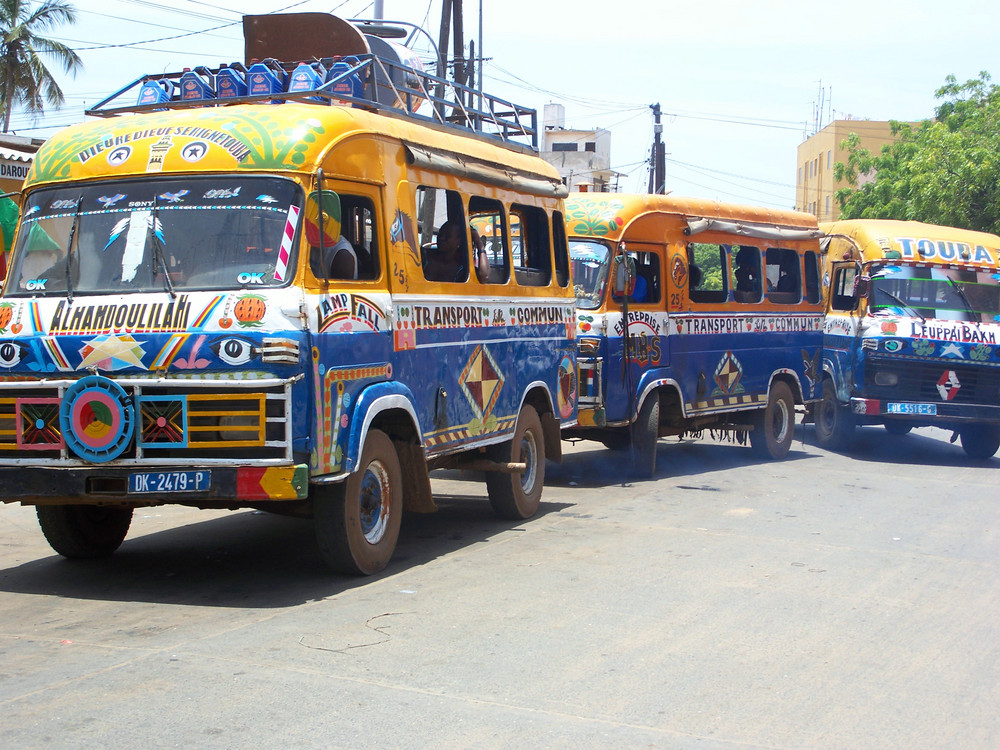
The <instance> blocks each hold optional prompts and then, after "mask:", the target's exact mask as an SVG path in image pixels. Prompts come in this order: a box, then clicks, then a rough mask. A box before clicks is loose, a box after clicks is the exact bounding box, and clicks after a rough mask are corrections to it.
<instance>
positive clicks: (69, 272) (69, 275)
mask: <svg viewBox="0 0 1000 750" xmlns="http://www.w3.org/2000/svg"><path fill="white" fill-rule="evenodd" d="M81 208H83V196H82V195H81V196H80V197H79V198H77V199H76V213H75V214H73V226H71V227H70V228H69V243H68V244H67V245H66V299H67V300H69V301H70V302H72V301H73V239H74V238H75V237H76V228H77V227H78V226H80V209H81Z"/></svg>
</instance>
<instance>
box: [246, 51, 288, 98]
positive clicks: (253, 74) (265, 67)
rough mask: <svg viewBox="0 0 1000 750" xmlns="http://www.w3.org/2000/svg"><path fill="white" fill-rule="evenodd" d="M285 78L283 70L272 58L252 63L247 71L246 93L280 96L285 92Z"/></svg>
mask: <svg viewBox="0 0 1000 750" xmlns="http://www.w3.org/2000/svg"><path fill="white" fill-rule="evenodd" d="M285 77H286V73H285V71H284V69H283V68H282V67H281V66H280V65H279V64H278V61H277V60H275V59H274V58H273V57H268V58H267V59H266V60H259V61H256V62H253V63H252V64H251V65H250V69H249V70H247V93H248V94H250V95H251V96H253V95H257V94H280V93H281V92H282V91H284V90H285Z"/></svg>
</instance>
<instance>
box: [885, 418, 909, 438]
mask: <svg viewBox="0 0 1000 750" xmlns="http://www.w3.org/2000/svg"><path fill="white" fill-rule="evenodd" d="M912 429H913V425H912V424H907V423H906V422H898V421H896V420H895V419H892V420H889V421H888V422H886V423H885V431H886V432H888V433H889V434H890V435H908V434H909V432H910V430H912Z"/></svg>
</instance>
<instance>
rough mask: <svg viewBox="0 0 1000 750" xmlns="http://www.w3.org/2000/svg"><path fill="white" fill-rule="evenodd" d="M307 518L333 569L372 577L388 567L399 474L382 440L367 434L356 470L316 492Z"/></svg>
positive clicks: (397, 517)
mask: <svg viewBox="0 0 1000 750" xmlns="http://www.w3.org/2000/svg"><path fill="white" fill-rule="evenodd" d="M313 516H314V521H315V524H316V541H317V542H318V543H319V551H320V554H321V555H322V556H323V560H324V561H325V562H326V563H327V565H329V566H330V567H331V568H333V569H334V570H336V571H338V572H341V573H349V574H352V575H373V574H375V573H378V572H379V571H380V570H382V569H383V568H385V566H386V565H388V564H389V560H390V559H391V558H392V553H393V552H394V551H395V549H396V541H397V540H398V539H399V527H400V524H401V521H402V518H403V474H402V470H401V469H400V467H399V456H398V455H397V454H396V448H395V446H394V445H393V444H392V440H390V439H389V436H388V435H386V434H385V433H384V432H382V431H381V430H371V431H370V432H369V433H368V436H367V438H366V439H365V447H364V450H363V451H362V452H361V461H360V462H359V468H358V470H357V471H356V472H354V473H353V474H351V475H350V476H349V477H348V478H347V480H346V481H345V482H342V483H340V484H336V485H332V486H328V487H323V488H319V490H318V496H317V497H316V499H315V501H314V505H313Z"/></svg>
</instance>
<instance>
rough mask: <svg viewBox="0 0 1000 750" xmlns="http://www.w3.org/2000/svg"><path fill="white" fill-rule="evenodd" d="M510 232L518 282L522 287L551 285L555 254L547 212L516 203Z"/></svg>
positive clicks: (511, 208)
mask: <svg viewBox="0 0 1000 750" xmlns="http://www.w3.org/2000/svg"><path fill="white" fill-rule="evenodd" d="M510 234H511V239H512V242H511V255H512V256H513V259H514V278H515V279H517V283H518V284H519V285H520V286H548V284H549V281H550V280H551V279H552V253H551V252H550V251H549V223H548V217H547V216H546V215H545V211H543V210H542V209H540V208H536V207H535V206H522V205H518V204H514V205H512V206H511V207H510Z"/></svg>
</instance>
